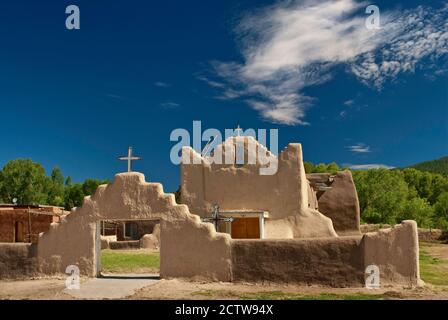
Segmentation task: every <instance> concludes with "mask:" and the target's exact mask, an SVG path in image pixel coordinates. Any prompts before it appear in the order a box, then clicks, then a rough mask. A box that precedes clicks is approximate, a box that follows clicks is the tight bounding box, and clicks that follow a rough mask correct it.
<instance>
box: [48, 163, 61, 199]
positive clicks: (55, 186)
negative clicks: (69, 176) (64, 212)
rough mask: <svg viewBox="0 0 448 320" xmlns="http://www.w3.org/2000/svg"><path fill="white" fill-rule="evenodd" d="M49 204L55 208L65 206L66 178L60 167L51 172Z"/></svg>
mask: <svg viewBox="0 0 448 320" xmlns="http://www.w3.org/2000/svg"><path fill="white" fill-rule="evenodd" d="M48 204H51V205H55V206H63V205H64V176H63V175H62V173H61V169H59V167H55V168H53V171H52V172H51V176H50V187H49V192H48Z"/></svg>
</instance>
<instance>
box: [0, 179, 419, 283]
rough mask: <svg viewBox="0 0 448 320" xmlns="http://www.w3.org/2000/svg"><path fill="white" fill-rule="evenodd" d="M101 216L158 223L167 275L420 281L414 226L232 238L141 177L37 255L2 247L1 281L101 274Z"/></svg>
mask: <svg viewBox="0 0 448 320" xmlns="http://www.w3.org/2000/svg"><path fill="white" fill-rule="evenodd" d="M103 219H107V220H117V219H118V220H120V219H122V220H132V219H136V220H142V219H155V220H160V221H161V252H160V255H161V266H160V268H161V270H160V275H161V277H162V278H179V277H180V278H189V279H203V280H208V281H255V282H260V281H273V282H296V283H307V284H322V285H329V286H356V287H360V286H364V280H363V279H364V276H365V274H364V272H365V267H366V266H368V265H370V264H374V265H377V266H378V267H379V269H380V276H381V282H382V283H388V282H390V283H394V284H405V285H415V284H418V283H419V279H420V275H419V266H418V237H417V226H416V223H415V222H414V221H405V222H403V223H402V224H400V225H397V226H395V227H394V228H392V229H386V230H381V231H379V232H374V233H367V234H365V235H363V236H350V237H325V238H312V239H282V240H281V239H265V240H232V239H231V238H230V236H229V235H227V234H224V233H216V232H215V230H214V227H213V225H212V224H211V223H202V222H201V220H200V218H199V216H197V215H194V214H191V213H190V212H189V209H188V207H187V206H186V205H179V204H176V202H175V199H174V195H172V194H165V193H164V192H163V189H162V186H161V184H158V183H147V182H145V180H144V176H143V175H142V174H140V173H124V174H118V175H117V176H116V177H115V180H114V181H113V183H111V184H109V185H103V186H100V187H99V188H98V190H97V191H96V193H95V195H94V196H93V197H86V198H85V200H84V204H83V206H82V207H80V208H78V209H75V210H73V211H72V212H71V213H70V214H68V215H67V216H65V217H64V219H63V220H62V222H61V223H54V224H52V225H51V228H50V230H49V231H48V232H46V233H43V234H41V235H40V238H39V242H38V245H37V252H36V248H35V246H33V245H22V246H17V245H15V244H8V245H7V246H5V245H0V278H2V279H3V278H11V277H18V276H19V274H28V275H35V274H37V273H39V274H45V275H49V274H61V273H65V270H66V268H67V266H69V265H77V266H78V267H79V269H80V275H81V276H88V277H95V276H97V275H98V271H99V261H98V260H97V259H98V257H99V256H98V252H99V251H98V250H100V248H99V246H100V241H99V239H96V237H97V236H98V237H99V232H97V228H99V221H101V220H103Z"/></svg>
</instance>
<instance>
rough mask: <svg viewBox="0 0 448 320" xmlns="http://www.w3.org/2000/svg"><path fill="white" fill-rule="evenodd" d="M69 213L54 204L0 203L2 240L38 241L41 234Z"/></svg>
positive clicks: (0, 234)
mask: <svg viewBox="0 0 448 320" xmlns="http://www.w3.org/2000/svg"><path fill="white" fill-rule="evenodd" d="M67 213H68V211H64V209H63V208H61V207H54V206H42V205H10V204H0V242H31V243H37V240H38V238H39V234H40V233H41V232H47V231H48V230H49V229H50V224H52V223H58V222H60V219H61V216H62V215H63V214H67Z"/></svg>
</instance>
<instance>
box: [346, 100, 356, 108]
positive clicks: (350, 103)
mask: <svg viewBox="0 0 448 320" xmlns="http://www.w3.org/2000/svg"><path fill="white" fill-rule="evenodd" d="M354 103H355V100H353V99H351V100H347V101H344V105H345V106H347V107H350V106H352V105H353V104H354Z"/></svg>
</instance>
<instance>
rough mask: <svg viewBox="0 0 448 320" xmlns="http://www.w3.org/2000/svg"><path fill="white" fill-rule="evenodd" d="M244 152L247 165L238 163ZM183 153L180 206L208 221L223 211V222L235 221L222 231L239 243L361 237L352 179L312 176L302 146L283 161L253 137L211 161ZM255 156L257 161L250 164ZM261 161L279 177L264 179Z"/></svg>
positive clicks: (231, 142) (228, 143)
mask: <svg viewBox="0 0 448 320" xmlns="http://www.w3.org/2000/svg"><path fill="white" fill-rule="evenodd" d="M238 148H242V151H241V154H244V165H238V164H237V163H236V159H237V156H236V155H237V153H238ZM182 152H183V160H184V161H183V162H182V164H181V198H180V202H181V203H184V204H186V205H187V206H188V207H189V208H190V210H191V211H192V212H195V213H196V214H198V215H199V216H201V217H202V218H206V217H209V216H210V214H211V212H212V211H213V206H214V205H216V204H217V205H219V208H220V211H219V213H220V216H221V217H225V218H233V219H232V221H227V222H220V225H219V227H220V228H219V229H220V231H222V232H226V233H228V234H230V235H231V237H232V238H234V239H256V238H259V239H275V238H281V239H289V238H307V237H335V236H337V235H338V234H339V235H354V234H358V235H359V234H360V231H359V224H360V210H359V204H358V196H357V193H356V189H355V185H354V182H353V179H352V176H351V173H350V172H349V171H342V172H338V173H337V174H336V175H335V176H331V175H330V174H318V175H316V174H311V175H306V174H305V169H304V167H303V159H302V148H301V145H300V144H296V143H291V144H289V145H288V146H287V147H286V148H285V149H284V150H283V151H282V152H281V153H280V155H279V156H278V159H277V157H275V156H274V155H272V154H271V153H270V152H269V151H268V150H267V149H266V147H265V146H263V145H262V144H260V143H259V142H258V141H257V140H255V138H253V137H251V136H234V137H230V138H228V139H226V140H225V141H224V142H223V143H222V144H220V145H218V146H216V148H215V149H214V153H213V154H212V155H210V156H205V157H202V156H201V155H200V154H199V153H198V152H196V151H195V150H194V149H192V148H191V147H184V148H183V149H182ZM251 156H252V157H253V159H256V161H254V162H253V164H248V162H249V161H248V159H249V158H250V157H251ZM261 157H266V158H268V160H270V161H275V165H276V166H277V170H276V171H275V173H274V174H269V175H262V174H260V173H259V168H260V166H261V165H262V164H261V163H262V162H263V163H265V164H266V162H267V161H266V159H265V160H264V161H263V160H260V158H261ZM195 158H196V159H195ZM226 158H227V159H233V160H234V161H233V162H231V163H229V161H225V159H226ZM216 159H219V161H216ZM194 160H196V161H194ZM216 162H218V164H217V163H216ZM265 166H266V165H265Z"/></svg>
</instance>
